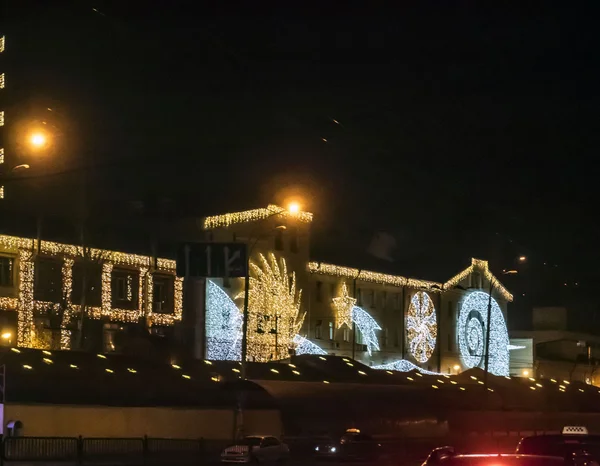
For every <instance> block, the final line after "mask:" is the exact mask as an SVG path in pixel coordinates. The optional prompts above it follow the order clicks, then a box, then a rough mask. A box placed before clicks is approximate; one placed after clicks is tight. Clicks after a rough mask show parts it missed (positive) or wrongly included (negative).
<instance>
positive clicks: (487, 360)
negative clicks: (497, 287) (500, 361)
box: [484, 274, 494, 389]
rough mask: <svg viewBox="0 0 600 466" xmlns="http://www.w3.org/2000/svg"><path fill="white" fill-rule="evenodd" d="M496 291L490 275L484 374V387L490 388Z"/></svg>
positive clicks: (492, 277)
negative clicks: (489, 376)
mask: <svg viewBox="0 0 600 466" xmlns="http://www.w3.org/2000/svg"><path fill="white" fill-rule="evenodd" d="M493 291H494V276H493V275H492V274H490V294H489V299H488V308H487V323H486V335H485V363H484V366H485V374H484V386H485V388H486V389H487V388H488V374H489V368H490V334H491V327H492V326H491V322H492V292H493Z"/></svg>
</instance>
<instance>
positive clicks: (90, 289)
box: [71, 261, 102, 307]
mask: <svg viewBox="0 0 600 466" xmlns="http://www.w3.org/2000/svg"><path fill="white" fill-rule="evenodd" d="M83 268H84V265H83V262H80V261H77V262H75V264H73V287H72V291H71V300H72V301H73V303H74V304H81V294H82V291H83V272H84V269H83ZM85 272H86V274H85V283H86V286H85V287H86V293H85V304H86V306H98V307H99V306H101V305H102V265H101V264H98V263H95V262H87V263H86V265H85Z"/></svg>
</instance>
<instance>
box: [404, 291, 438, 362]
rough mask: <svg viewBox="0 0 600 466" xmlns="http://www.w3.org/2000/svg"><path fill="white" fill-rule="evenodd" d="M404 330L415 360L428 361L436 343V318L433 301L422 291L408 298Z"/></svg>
mask: <svg viewBox="0 0 600 466" xmlns="http://www.w3.org/2000/svg"><path fill="white" fill-rule="evenodd" d="M406 331H407V333H408V347H409V351H410V353H411V354H412V355H413V357H414V358H415V360H416V361H417V362H419V363H421V364H423V363H425V362H427V361H429V358H431V355H432V354H433V351H434V350H435V345H436V339H437V318H436V313H435V307H434V305H433V301H432V300H431V298H430V297H429V295H428V294H427V293H425V292H423V291H419V292H418V293H416V294H415V295H414V296H413V297H412V299H411V300H410V306H409V307H408V315H407V316H406Z"/></svg>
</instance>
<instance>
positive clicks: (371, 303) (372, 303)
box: [367, 290, 377, 307]
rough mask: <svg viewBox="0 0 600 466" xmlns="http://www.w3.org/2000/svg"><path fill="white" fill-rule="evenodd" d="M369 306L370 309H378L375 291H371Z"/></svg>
mask: <svg viewBox="0 0 600 466" xmlns="http://www.w3.org/2000/svg"><path fill="white" fill-rule="evenodd" d="M367 305H368V306H370V307H377V306H376V305H375V291H373V290H370V291H369V302H368V303H367Z"/></svg>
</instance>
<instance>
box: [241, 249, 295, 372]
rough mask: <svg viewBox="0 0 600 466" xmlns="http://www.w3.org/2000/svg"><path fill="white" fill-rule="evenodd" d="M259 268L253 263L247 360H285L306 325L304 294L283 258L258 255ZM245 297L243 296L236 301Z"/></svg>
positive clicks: (251, 266)
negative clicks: (301, 306) (301, 311)
mask: <svg viewBox="0 0 600 466" xmlns="http://www.w3.org/2000/svg"><path fill="white" fill-rule="evenodd" d="M258 258H259V263H260V265H258V264H256V263H254V262H250V270H251V272H252V273H251V276H250V289H249V292H248V324H247V325H248V329H247V338H248V340H247V348H248V356H249V358H250V359H251V360H253V361H256V362H267V361H270V360H278V359H285V358H287V357H288V356H289V350H290V349H292V348H293V339H294V337H295V336H296V334H297V333H298V331H299V330H300V327H301V326H302V322H303V321H304V314H302V315H301V313H300V305H301V302H302V301H301V299H302V290H298V291H296V274H295V273H291V275H288V270H287V265H286V262H285V259H284V258H281V259H280V260H279V261H277V258H276V257H275V255H274V254H273V253H270V254H269V255H268V259H267V258H266V257H265V256H264V255H263V254H259V256H258ZM243 297H244V292H241V293H240V294H238V295H237V296H236V297H235V299H240V298H243Z"/></svg>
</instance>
